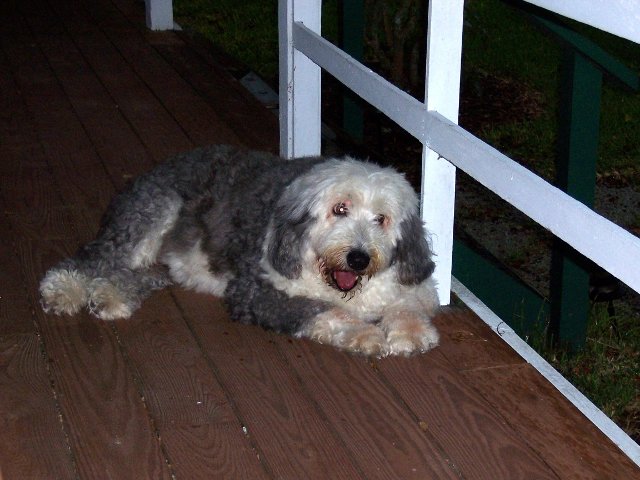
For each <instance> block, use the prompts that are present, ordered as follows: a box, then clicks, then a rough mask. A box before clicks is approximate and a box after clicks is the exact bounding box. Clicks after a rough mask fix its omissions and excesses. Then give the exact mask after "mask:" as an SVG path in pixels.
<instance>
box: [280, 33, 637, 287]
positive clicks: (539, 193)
mask: <svg viewBox="0 0 640 480" xmlns="http://www.w3.org/2000/svg"><path fill="white" fill-rule="evenodd" d="M293 36H294V39H295V44H296V47H297V48H299V49H300V50H301V51H302V52H303V53H305V55H308V56H310V57H311V58H314V60H315V61H316V62H317V63H318V64H319V65H320V66H321V67H322V68H324V69H326V70H327V71H328V72H329V73H331V74H332V75H333V76H335V77H336V78H337V79H338V80H340V81H341V82H342V83H344V84H346V85H347V86H349V88H351V89H352V90H353V91H354V92H355V93H356V94H358V95H359V96H361V97H362V98H363V99H364V100H366V101H367V102H369V103H371V104H372V105H373V106H375V107H376V108H378V109H379V110H380V111H382V112H383V113H384V114H386V115H387V116H389V118H391V119H392V120H394V121H395V122H396V123H398V124H399V125H400V126H401V127H402V128H404V129H405V130H407V132H409V133H410V134H411V135H413V136H414V137H416V138H417V139H418V140H420V141H421V142H422V143H423V144H425V145H427V146H428V147H429V148H430V149H431V150H433V151H435V152H437V153H438V154H439V155H440V156H442V157H444V158H446V159H447V160H448V161H450V162H451V163H452V164H453V165H455V166H456V167H458V168H460V169H461V170H463V171H465V172H466V173H468V174H469V175H471V176H472V177H473V178H475V179H476V180H477V181H479V182H480V183H481V184H483V185H484V186H485V187H487V188H489V189H490V190H492V191H494V192H495V193H496V194H498V195H499V196H500V197H502V198H504V199H505V200H506V201H508V202H509V203H511V204H512V205H513V206H515V207H516V208H518V209H519V210H521V211H522V212H524V213H525V214H527V215H528V216H529V217H531V218H532V219H533V220H535V221H536V222H538V223H539V224H540V225H542V226H543V227H545V228H547V229H549V230H550V231H551V232H552V233H554V234H555V235H557V236H558V237H560V238H561V239H562V240H564V241H565V242H567V243H569V244H570V245H572V246H573V247H574V248H575V249H576V250H578V251H579V252H580V253H582V254H583V255H585V256H587V257H589V258H591V259H592V260H593V261H594V262H596V263H597V264H598V265H600V266H602V267H603V268H604V269H605V270H607V271H609V272H610V273H611V274H612V275H614V276H616V277H617V278H619V279H620V280H622V281H623V282H624V283H626V284H627V285H629V286H630V287H631V288H633V289H634V290H635V291H637V292H638V293H640V269H638V268H637V265H640V239H638V238H636V237H634V236H633V235H631V234H630V233H629V232H627V231H626V230H624V229H622V228H620V227H618V226H617V225H615V224H613V223H612V222H610V221H608V220H607V219H605V218H604V217H602V216H600V215H598V214H597V213H595V212H594V211H592V210H590V209H589V208H587V207H586V206H584V205H583V204H582V203H580V202H578V201H576V200H574V199H573V198H571V197H569V196H568V195H566V194H565V193H564V192H562V191H561V190H559V189H557V188H556V187H554V186H552V185H550V184H549V183H547V182H546V181H544V180H543V179H542V178H540V177H538V176H536V175H535V174H533V173H531V172H530V171H528V170H527V169H525V168H524V167H522V166H521V165H519V164H518V163H516V162H514V161H513V160H511V159H510V158H508V157H507V156H505V155H503V154H502V153H500V152H499V151H497V150H496V149H494V148H493V147H490V146H489V145H487V144H486V143H484V142H482V141H481V140H479V139H478V138H476V137H474V136H473V135H471V134H470V133H469V132H467V131H465V130H464V129H462V128H461V127H459V126H458V125H456V124H455V123H453V122H451V121H449V120H447V119H446V118H445V117H443V116H442V115H440V114H439V113H437V112H432V111H427V108H426V106H425V105H424V104H423V103H421V102H419V101H418V100H416V99H415V98H413V97H411V96H410V95H408V94H407V93H405V92H403V91H402V90H400V89H398V88H397V87H395V86H394V85H392V84H390V83H389V82H387V81H386V80H384V79H383V78H382V77H380V76H379V75H376V74H375V73H373V72H371V70H370V69H368V68H366V67H365V66H363V65H361V64H359V63H358V62H357V61H356V60H354V59H353V58H351V57H349V56H348V55H347V54H345V53H344V52H342V51H341V50H339V49H338V48H336V47H335V46H334V45H332V44H331V43H329V42H327V41H326V40H324V39H323V38H322V37H319V36H318V35H316V34H314V33H313V32H311V31H310V30H309V29H307V28H306V27H305V26H304V25H301V24H295V25H294V28H293ZM428 194H429V193H428V192H427V195H428Z"/></svg>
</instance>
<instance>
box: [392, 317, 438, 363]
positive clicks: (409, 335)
mask: <svg viewBox="0 0 640 480" xmlns="http://www.w3.org/2000/svg"><path fill="white" fill-rule="evenodd" d="M380 327H381V328H382V329H383V330H384V331H385V332H386V337H387V345H388V348H389V354H390V355H411V354H413V353H418V352H426V351H428V350H431V349H432V348H433V347H435V346H436V345H438V339H439V335H438V331H437V330H436V328H435V327H434V326H433V325H432V324H431V321H430V315H428V313H427V312H426V311H425V310H420V309H418V308H409V307H408V306H406V305H405V306H402V305H401V306H396V307H391V308H388V309H387V310H386V311H385V314H384V317H383V318H382V320H381V321H380Z"/></svg>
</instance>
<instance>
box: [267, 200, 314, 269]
mask: <svg viewBox="0 0 640 480" xmlns="http://www.w3.org/2000/svg"><path fill="white" fill-rule="evenodd" d="M290 213H291V212H286V211H284V209H279V210H278V211H276V212H275V214H274V216H273V222H272V228H273V231H272V232H271V238H270V240H269V245H268V246H267V256H268V258H269V263H271V266H272V267H273V268H275V270H276V271H277V272H278V273H280V274H281V275H284V276H285V277H287V278H291V279H293V278H298V277H300V271H301V270H302V258H301V254H302V252H301V246H302V242H304V239H305V238H306V236H307V230H308V228H309V226H310V224H311V216H310V215H309V214H308V213H305V214H304V215H302V216H300V217H296V216H294V217H292V216H291V214H290Z"/></svg>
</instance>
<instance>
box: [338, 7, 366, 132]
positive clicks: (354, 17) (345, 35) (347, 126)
mask: <svg viewBox="0 0 640 480" xmlns="http://www.w3.org/2000/svg"><path fill="white" fill-rule="evenodd" d="M341 21H342V28H341V33H342V35H341V43H342V49H343V50H344V51H345V52H347V53H348V54H349V55H351V56H352V57H353V58H355V59H356V60H358V61H359V62H362V59H363V58H364V47H363V45H364V0H344V2H342V19H341ZM342 127H343V128H344V130H345V132H347V133H348V134H349V135H350V136H351V137H352V138H354V139H356V140H358V141H362V139H363V137H364V120H363V114H362V107H361V106H360V105H359V103H358V100H357V96H356V95H355V94H354V93H353V92H352V91H351V90H347V89H344V93H343V96H342Z"/></svg>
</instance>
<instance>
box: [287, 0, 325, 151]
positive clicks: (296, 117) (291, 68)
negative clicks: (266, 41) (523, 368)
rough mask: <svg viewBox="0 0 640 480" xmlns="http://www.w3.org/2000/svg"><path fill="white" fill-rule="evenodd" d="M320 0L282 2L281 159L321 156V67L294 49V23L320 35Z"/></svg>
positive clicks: (289, 0)
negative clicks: (301, 24) (299, 23)
mask: <svg viewBox="0 0 640 480" xmlns="http://www.w3.org/2000/svg"><path fill="white" fill-rule="evenodd" d="M321 7H322V2H321V1H320V0H306V1H294V0H280V2H279V5H278V30H279V36H280V47H279V48H280V52H279V54H280V80H279V82H280V85H279V89H280V94H279V96H280V155H282V156H283V157H285V158H298V157H305V156H313V155H319V154H320V147H321V145H320V138H321V135H320V128H321V125H320V67H318V66H317V65H316V64H315V63H314V62H312V61H311V60H309V59H308V58H307V57H306V56H305V55H303V54H302V53H301V52H300V51H298V50H297V49H296V48H294V39H293V32H292V29H293V22H294V21H295V22H301V23H303V24H304V25H305V26H306V27H307V28H309V29H310V31H312V32H315V33H317V34H318V35H319V34H320V13H321Z"/></svg>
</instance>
